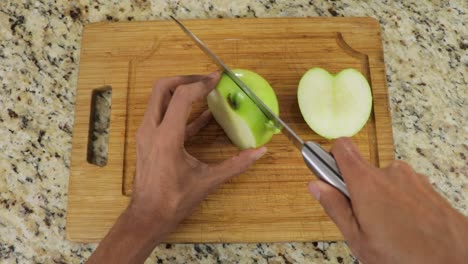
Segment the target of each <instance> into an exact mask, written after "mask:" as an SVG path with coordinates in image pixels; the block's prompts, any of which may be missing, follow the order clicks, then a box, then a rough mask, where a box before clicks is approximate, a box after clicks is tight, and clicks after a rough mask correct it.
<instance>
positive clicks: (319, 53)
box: [67, 18, 394, 242]
mask: <svg viewBox="0 0 468 264" xmlns="http://www.w3.org/2000/svg"><path fill="white" fill-rule="evenodd" d="M184 23H185V24H186V25H187V27H188V28H189V29H190V30H192V31H193V32H194V33H195V34H196V35H198V36H199V37H200V38H201V39H202V40H203V41H204V42H205V43H206V44H207V45H208V47H209V48H210V49H212V50H213V51H214V52H215V53H216V54H217V55H218V56H220V57H221V59H222V60H224V61H225V62H226V63H227V64H228V65H229V66H231V67H232V68H245V69H250V70H253V71H255V72H257V73H259V74H261V75H262V76H264V77H265V78H266V79H267V80H268V81H269V82H270V84H271V85H272V87H273V88H274V89H275V91H276V93H277V96H278V99H279V105H280V113H281V117H282V118H283V119H284V120H285V121H286V122H287V123H288V124H290V126H291V127H292V128H293V129H294V130H295V131H297V133H298V134H299V135H300V136H301V137H302V138H303V139H305V140H314V141H317V142H319V143H320V144H322V145H323V146H324V147H325V148H327V149H329V148H330V145H331V142H330V141H328V140H325V139H324V138H322V137H320V136H318V135H317V134H315V133H314V132H313V131H311V130H310V129H309V128H308V126H307V125H306V124H305V122H304V120H303V119H302V117H301V114H300V112H299V108H298V104H297V98H296V90H297V85H298V82H299V80H300V78H301V76H302V74H304V73H305V72H306V71H307V69H309V68H312V67H317V66H318V67H323V68H325V69H327V70H329V71H331V72H338V71H340V70H342V69H345V68H356V69H358V70H359V71H361V72H362V73H363V74H364V75H365V76H366V77H367V79H368V80H369V81H370V83H371V86H372V92H373V97H374V102H373V112H372V115H371V117H370V119H369V121H368V123H367V125H366V126H365V127H364V128H363V129H362V131H361V132H360V133H359V134H357V135H356V136H354V138H353V139H354V141H355V142H356V143H357V144H358V146H359V148H360V150H361V151H362V153H363V154H364V156H365V157H366V158H367V159H368V160H370V161H371V162H372V163H373V164H375V165H377V166H384V165H385V164H387V163H388V162H389V161H391V160H392V159H393V157H394V156H393V142H392V128H391V122H390V115H389V107H388V96H387V88H386V80H385V68H384V60H383V52H382V42H381V35H380V26H379V23H378V22H377V21H376V20H374V19H371V18H271V19H213V20H187V21H184ZM215 69H216V66H215V65H214V64H213V62H212V61H211V60H210V58H208V57H207V56H206V55H205V54H204V53H203V52H202V51H200V50H199V49H198V47H197V46H195V45H194V43H193V42H192V41H191V40H190V39H189V38H188V37H187V36H185V35H184V33H183V32H182V31H181V30H180V29H179V28H178V27H177V26H176V25H175V23H173V22H172V21H148V22H128V23H98V24H90V25H87V26H85V28H84V32H83V40H82V49H81V59H80V72H79V80H78V89H77V93H76V109H75V124H74V130H73V150H72V162H71V176H70V187H69V195H68V212H67V236H68V239H71V240H75V241H98V240H100V239H101V238H102V237H103V236H104V235H105V234H106V233H107V231H108V229H109V228H110V227H111V226H112V224H113V223H114V221H115V220H116V218H117V217H118V216H119V214H120V213H121V212H122V210H123V209H124V208H125V207H126V205H127V204H128V202H129V198H130V197H129V195H130V193H131V189H132V179H133V176H134V173H135V131H136V129H137V128H138V126H139V124H140V122H141V119H142V116H143V113H144V111H145V108H146V103H147V99H148V97H149V95H150V92H151V87H152V83H153V82H154V81H155V80H157V79H159V78H161V77H164V76H173V75H184V74H205V73H208V72H211V71H213V70H215ZM102 87H111V88H112V107H111V112H110V126H109V143H108V162H107V164H106V165H105V166H103V167H99V166H96V165H94V164H90V163H89V162H88V161H87V153H88V145H89V138H90V137H89V133H90V132H89V131H90V120H91V119H92V118H90V117H91V116H92V111H91V107H90V105H91V104H92V97H93V96H92V94H93V91H94V92H95V91H96V89H100V88H102ZM204 107H206V106H205V104H204V103H200V104H197V105H196V106H195V107H194V114H197V113H200V112H201V111H202V110H203V108H204ZM187 145H188V147H187V148H188V150H189V152H191V153H193V154H194V155H195V156H196V157H199V158H200V159H201V160H203V161H206V162H218V161H221V160H223V159H225V158H227V157H230V156H231V155H234V153H236V151H237V150H236V148H235V147H233V146H232V144H231V143H230V142H229V140H228V139H227V138H226V136H225V135H224V133H223V131H222V129H221V128H220V127H219V126H218V125H217V124H216V122H214V121H213V122H211V123H210V124H209V125H208V127H206V128H205V129H204V130H203V131H201V132H200V133H199V135H197V136H196V137H195V138H194V139H192V140H191V141H190V142H189V143H188V144H187ZM267 146H268V149H269V151H268V153H267V154H266V156H264V157H263V158H262V159H261V160H259V161H258V162H257V163H256V164H255V165H254V166H252V167H251V168H250V169H249V170H248V171H247V172H246V173H244V174H243V175H240V176H238V177H236V178H234V179H232V180H231V181H230V182H228V183H226V184H224V185H223V186H221V187H220V188H219V189H218V190H217V191H215V192H214V193H213V194H211V195H210V196H208V198H207V199H206V200H205V201H204V202H203V203H202V204H201V205H200V206H199V207H198V209H197V210H196V211H195V212H194V213H193V214H192V215H191V216H190V217H189V218H188V219H186V220H185V221H184V222H183V223H181V224H180V226H179V227H178V229H177V230H176V231H175V232H174V233H173V234H172V235H170V236H169V237H168V238H167V239H166V241H167V242H279V241H311V240H341V239H342V235H341V233H340V232H339V230H338V229H337V227H336V226H335V225H334V224H333V222H332V221H331V220H330V219H329V218H328V217H327V215H326V214H325V213H324V211H323V209H322V208H321V206H320V205H319V203H317V201H315V200H314V199H313V198H312V197H311V196H310V195H309V194H308V192H307V187H306V186H307V183H308V182H309V181H312V180H315V179H316V178H315V177H314V176H313V174H312V173H311V172H310V171H309V170H308V169H307V168H306V166H305V165H304V163H303V161H302V157H301V155H300V153H299V151H297V150H296V149H295V148H294V147H293V146H292V144H290V143H289V142H288V140H287V138H286V137H285V136H283V135H275V136H274V137H273V139H272V140H271V142H269V143H268V144H267ZM155 221H157V219H155Z"/></svg>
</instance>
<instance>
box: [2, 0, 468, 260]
mask: <svg viewBox="0 0 468 264" xmlns="http://www.w3.org/2000/svg"><path fill="white" fill-rule="evenodd" d="M448 2H450V3H448ZM467 5H468V4H467V2H466V1H464V0H456V1H443V0H439V1H416V0H409V1H384V0H382V1H349V0H345V1H305V0H297V1H286V0H258V1H229V0H200V1H195V0H188V1H171V0H166V1H156V0H154V1H149V0H148V1H145V0H123V1H116V0H113V1H111V0H109V1H104V0H100V1H85V0H79V1H78V0H76V1H67V0H54V1H52V0H38V1H25V0H2V1H0V84H1V87H0V263H82V262H84V261H85V260H86V258H87V257H88V256H89V255H90V254H91V252H92V251H93V249H94V248H95V244H78V243H71V242H69V241H67V240H66V239H65V215H66V205H67V187H68V177H69V165H70V148H71V136H72V127H73V126H72V125H73V116H74V100H75V89H76V80H77V71H78V61H79V55H80V54H79V50H80V40H81V32H82V27H83V25H84V24H87V23H91V22H98V21H106V20H110V21H127V20H154V19H166V18H168V16H169V15H170V14H173V15H175V16H176V17H178V18H181V19H184V18H216V17H254V16H256V17H277V16H291V17H303V16H371V17H375V18H377V19H378V20H379V21H380V23H381V26H382V31H383V32H382V36H383V40H384V49H385V64H386V67H387V71H386V73H387V78H388V88H389V94H390V100H391V104H390V105H391V113H392V123H393V131H394V139H395V148H396V150H395V152H396V153H395V154H396V157H397V158H399V159H404V160H407V161H408V162H409V163H411V164H412V165H413V166H414V167H415V168H416V169H417V170H418V171H419V172H421V173H425V174H427V175H428V177H429V179H430V181H431V182H432V183H433V185H434V186H435V187H436V188H437V190H438V191H440V192H441V193H442V194H443V195H444V196H445V197H446V198H447V199H448V200H449V201H450V203H451V204H452V205H453V206H454V207H456V208H457V209H458V210H460V211H461V212H463V213H464V214H468V208H467V205H468V202H467V201H468V176H467V173H468V161H467V158H466V156H467V155H468V131H467V130H468V102H467V100H468V86H467V80H468V71H467V67H468V52H467V48H468V39H467V36H468V31H467V28H468V27H467V25H466V22H467V21H468V15H467V11H468V6H467ZM353 262H355V259H354V258H353V257H352V255H351V253H350V251H349V249H348V248H347V247H346V244H345V243H343V242H310V243H276V244H196V245H161V246H159V247H158V248H157V249H156V250H155V251H154V252H153V254H152V256H151V258H150V259H149V260H148V263H353Z"/></svg>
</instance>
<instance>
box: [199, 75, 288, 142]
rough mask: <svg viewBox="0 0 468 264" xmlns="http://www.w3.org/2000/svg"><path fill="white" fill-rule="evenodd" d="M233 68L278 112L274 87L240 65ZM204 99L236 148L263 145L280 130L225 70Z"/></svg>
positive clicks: (253, 90)
mask: <svg viewBox="0 0 468 264" xmlns="http://www.w3.org/2000/svg"><path fill="white" fill-rule="evenodd" d="M233 72H234V73H235V74H236V76H237V77H239V78H240V79H241V80H242V81H243V82H244V83H245V84H246V85H247V86H248V87H249V88H250V89H251V90H252V92H253V93H255V95H257V97H258V98H260V100H262V101H263V103H265V104H266V105H267V106H268V107H269V108H270V109H271V110H272V111H273V112H274V113H276V114H278V113H279V107H278V100H277V98H276V94H275V91H274V90H273V88H271V86H270V84H269V83H268V82H267V81H266V80H265V79H264V78H263V77H262V76H260V75H258V74H257V73H255V72H252V71H249V70H243V69H235V70H233ZM207 100H208V108H209V109H210V111H211V112H212V114H213V117H214V118H215V120H216V121H217V122H218V124H219V125H220V126H221V127H222V128H223V130H224V132H225V133H226V135H227V136H228V137H229V139H230V140H231V141H232V142H233V143H234V145H236V146H237V147H239V148H240V149H247V148H256V147H259V146H261V145H264V144H266V143H267V142H268V141H269V140H270V139H271V137H272V136H273V134H276V133H279V132H280V131H279V130H278V129H277V128H275V127H274V126H272V125H271V122H270V121H269V120H268V119H267V118H266V117H265V115H264V114H263V113H262V111H261V110H260V109H258V107H257V106H256V105H255V104H254V102H252V101H251V100H250V98H248V97H247V95H245V94H244V93H243V92H242V90H241V89H240V88H239V87H238V86H237V84H236V83H235V82H234V81H233V80H231V78H229V76H227V75H226V74H223V75H222V76H221V80H220V81H219V83H218V85H217V86H216V89H215V90H213V91H212V92H210V94H208V98H207Z"/></svg>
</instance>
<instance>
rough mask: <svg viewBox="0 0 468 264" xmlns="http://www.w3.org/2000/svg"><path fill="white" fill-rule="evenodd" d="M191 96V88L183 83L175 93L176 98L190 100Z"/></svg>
mask: <svg viewBox="0 0 468 264" xmlns="http://www.w3.org/2000/svg"><path fill="white" fill-rule="evenodd" d="M190 96H191V89H190V87H189V86H188V85H185V84H182V85H179V86H178V87H177V89H176V90H175V93H174V99H177V100H184V101H185V100H186V101H189V99H190Z"/></svg>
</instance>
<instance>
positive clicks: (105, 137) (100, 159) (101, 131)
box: [86, 85, 112, 167]
mask: <svg viewBox="0 0 468 264" xmlns="http://www.w3.org/2000/svg"><path fill="white" fill-rule="evenodd" d="M111 108H112V87H111V86H109V85H106V86H103V87H100V88H97V89H93V90H92V92H91V105H90V109H91V110H90V114H89V124H88V126H89V131H88V150H87V157H86V160H87V161H88V163H89V164H92V165H96V166H99V167H105V166H106V165H107V160H108V145H109V126H110V110H111Z"/></svg>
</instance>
